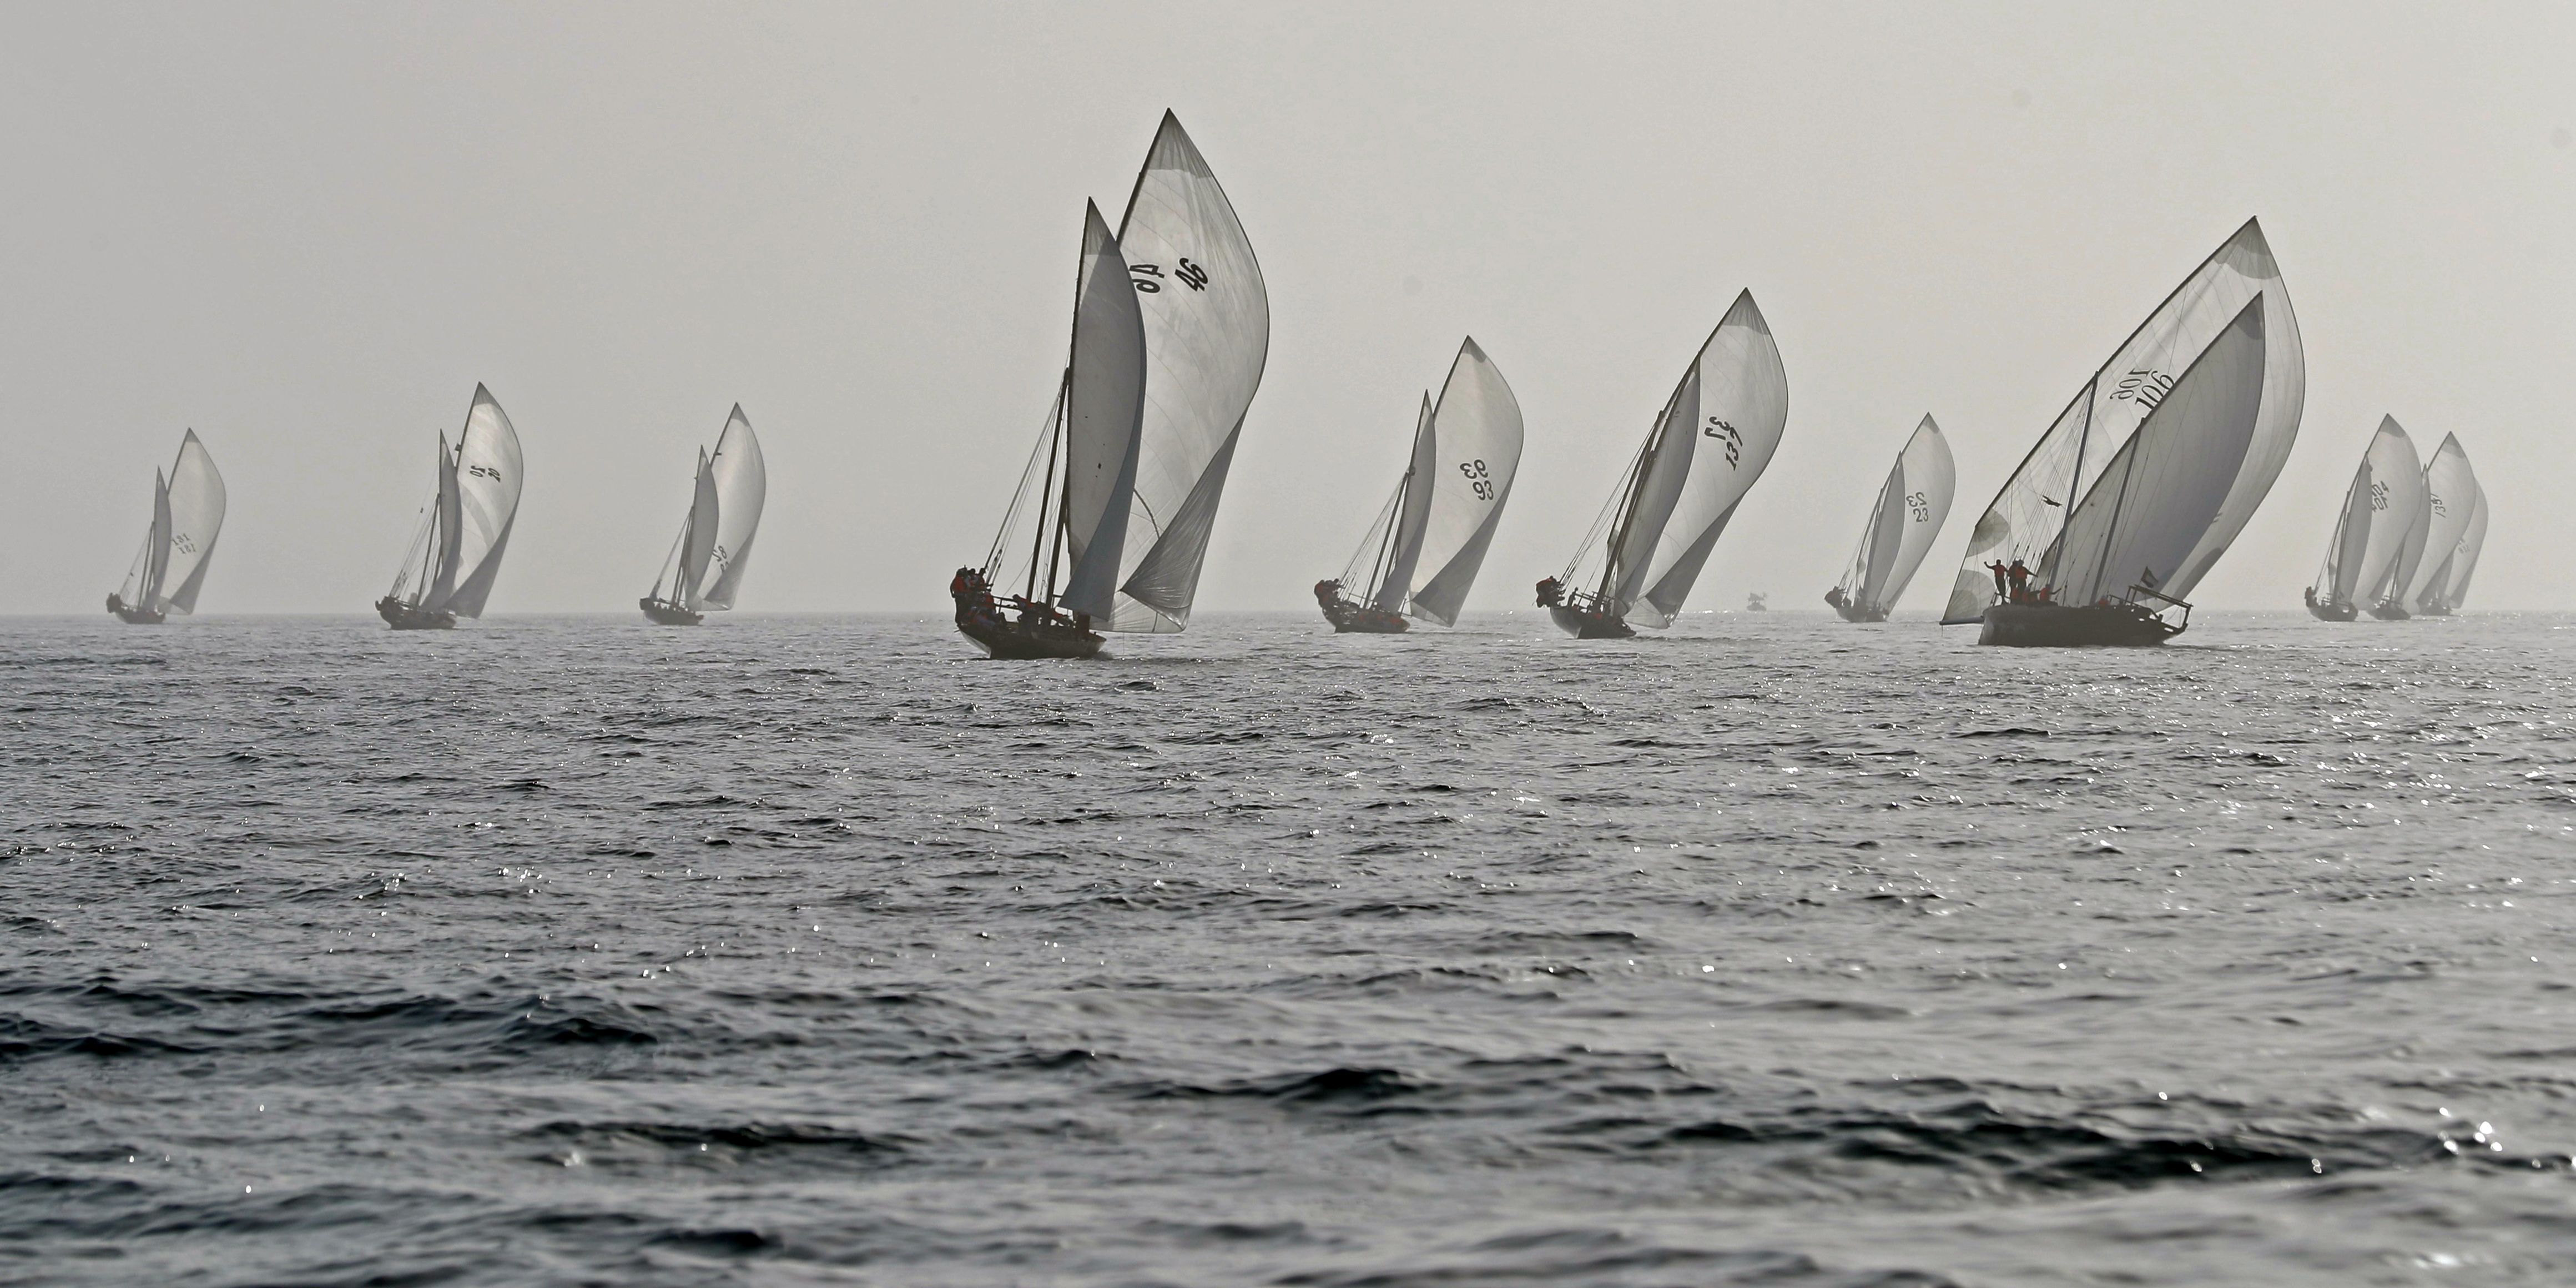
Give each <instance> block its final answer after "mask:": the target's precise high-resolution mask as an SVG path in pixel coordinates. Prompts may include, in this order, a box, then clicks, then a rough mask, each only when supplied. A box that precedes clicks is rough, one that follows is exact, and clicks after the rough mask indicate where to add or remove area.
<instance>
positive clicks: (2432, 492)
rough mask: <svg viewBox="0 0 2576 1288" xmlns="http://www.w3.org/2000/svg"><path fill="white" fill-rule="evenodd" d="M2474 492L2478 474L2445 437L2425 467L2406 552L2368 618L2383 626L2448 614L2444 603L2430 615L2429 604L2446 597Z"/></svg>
mask: <svg viewBox="0 0 2576 1288" xmlns="http://www.w3.org/2000/svg"><path fill="white" fill-rule="evenodd" d="M2478 493H2479V488H2478V477H2477V472H2476V471H2474V470H2472V469H2470V468H2469V454H2468V452H2467V451H2465V450H2464V449H2462V448H2461V446H2460V440H2459V438H2458V437H2457V436H2456V435H2448V434H2446V435H2444V436H2443V438H2442V445H2441V446H2440V447H2437V448H2435V449H2433V459H2431V460H2429V461H2426V462H2425V463H2424V487H2423V491H2422V493H2421V497H2422V499H2421V500H2420V501H2418V502H2417V504H2416V510H2415V522H2414V524H2413V526H2412V527H2410V528H2408V529H2407V532H2406V543H2405V547H2404V549H2402V550H2401V551H2400V552H2399V553H2398V556H2397V561H2396V563H2395V564H2394V565H2393V566H2391V567H2390V568H2389V570H2388V574H2387V576H2386V578H2385V579H2384V580H2382V581H2381V582H2380V583H2379V585H2378V588H2377V591H2376V593H2375V594H2374V595H2373V596H2372V597H2371V602H2370V615H2371V616H2373V617H2376V618H2378V619H2380V620H2381V621H2384V622H2402V621H2405V620H2406V619H2407V618H2410V617H2414V616H2417V615H2419V614H2421V615H2424V616H2432V617H2439V616H2447V615H2448V613H2447V607H2448V605H2447V604H2444V608H2445V610H2446V611H2445V612H2441V613H2436V612H2433V611H2432V610H2431V608H2430V607H2429V605H2432V604H2434V603H2437V602H2441V601H2443V600H2444V598H2445V595H2446V592H2447V590H2448V586H2447V585H2446V584H2445V582H2446V578H2447V574H2448V565H2449V563H2450V561H2451V556H2452V552H2453V550H2454V549H2455V548H2456V547H2457V546H2458V545H2459V543H2460V538H2461V537H2462V536H2463V535H2465V534H2466V533H2467V532H2468V529H2469V520H2470V519H2471V518H2472V517H2473V516H2474V514H2475V512H2476V509H2477V497H2478Z"/></svg>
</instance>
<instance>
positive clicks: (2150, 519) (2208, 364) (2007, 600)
mask: <svg viewBox="0 0 2576 1288" xmlns="http://www.w3.org/2000/svg"><path fill="white" fill-rule="evenodd" d="M2306 395H2307V363H2306V358H2305V356H2304V353H2303V351H2302V349H2301V347H2300V344H2299V324H2298V320H2297V319H2296V318H2295V317H2293V316H2292V314H2291V312H2290V297H2289V294H2288V292H2287V291H2286V290H2284V289H2283V287H2282V285H2281V272H2280V266H2279V265H2278V264H2277V263H2276V262H2274V260H2273V258H2272V248H2271V246H2270V245H2269V244H2268V243H2266V242H2265V241H2264V240H2263V230H2262V228H2261V226H2260V225H2259V224H2258V223H2257V222H2256V221H2254V220H2251V219H2249V220H2246V221H2245V226H2244V227H2242V228H2239V229H2237V230H2236V233H2235V235H2234V236H2232V237H2229V238H2228V239H2227V241H2226V243H2225V244H2224V245H2221V246H2220V247H2219V248H2218V250H2217V251H2216V252H2214V253H2213V254H2211V255H2210V257H2209V258H2208V259H2207V260H2204V261H2202V263H2201V265H2200V267H2199V268H2197V269H2194V270H2193V271H2192V274H2191V276H2189V277H2186V278H2184V279H2183V282H2182V284H2181V285H2180V286H2177V287H2175V288H2174V291H2173V293H2172V294H2171V295H2168V296H2166V297H2165V300H2164V303H2162V304H2160V305H2158V306H2157V307H2156V310H2155V312H2153V313H2151V314H2149V315H2148V316H2147V320H2146V321H2145V323H2143V324H2141V325H2140V326H2139V327H2138V329H2137V330H2136V331H2135V332H2132V333H2131V334H2130V336H2129V338H2128V339H2127V340H2126V341H2125V342H2123V343H2122V344H2121V345H2120V347H2119V348H2118V349H2117V350H2115V351H2114V352H2113V353H2112V354H2111V359H2110V361H2108V362H2105V363H2103V364H2102V367H2101V369H2100V370H2098V371H2095V372H2094V373H2093V374H2092V376H2090V377H2089V378H2087V379H2086V380H2085V382H2084V386H2083V388H2082V389H2081V390H2079V391H2078V392H2077V393H2076V395H2075V398H2074V400H2073V401H2072V402H2070V403H2068V404H2067V406H2066V409H2065V410H2064V411H2063V412H2060V413H2059V414H2058V417H2057V419H2056V421H2055V422H2054V423H2052V424H2051V425H2050V426H2049V427H2048V430H2047V432H2046V433H2043V434H2041V435H2040V438H2039V442H2038V443H2037V444H2036V445H2035V446H2033V447H2032V448H2031V451H2030V455H2029V456H2027V457H2025V458H2023V460H2022V463H2021V465H2020V467H2019V468H2017V469H2015V470H2014V471H2013V473H2012V477H2011V478H2010V479H2008V480H2006V481H2005V483H2004V486H2003V490H2002V491H2000V492H1998V493H1996V494H1995V499H1994V503H1993V504H1992V505H1990V506H1988V507H1987V508H1986V512H1985V514H1984V515H1983V516H1981V517H1980V518H1979V519H1978V520H1977V526H1976V528H1975V530H1974V532H1973V533H1971V534H1970V536H1969V538H1968V550H1967V556H1966V558H1964V559H1963V560H1961V561H1960V566H1959V575H1958V579H1957V581H1956V582H1955V583H1953V585H1952V587H1951V591H1950V602H1949V604H1948V606H1947V607H1946V608H1945V609H1944V610H1943V612H1942V614H1941V620H1942V622H1943V623H1945V624H1956V623H1962V622H1978V621H1981V622H1983V623H1984V628H1983V629H1982V630H1981V631H1980V632H1979V634H1978V637H1977V642H1978V643H1980V644H2009V645H2036V646H2055V647H2063V646H2072V645H2087V644H2115V645H2146V644H2160V643H2163V642H2164V641H2165V640H2168V639H2171V638H2172V637H2174V636H2175V635H2179V634H2181V633H2182V631H2183V630H2184V629H2185V628H2186V627H2188V626H2189V625H2190V624H2191V604H2190V602H2189V601H2188V600H2187V599H2186V598H2185V596H2188V595H2189V594H2190V593H2191V590H2192V587H2193V586H2195V585H2198V584H2199V582H2200V579H2201V577H2202V576H2203V575H2205V574H2206V573H2208V571H2209V569H2210V566H2211V565H2212V564H2215V563H2217V562H2218V558H2219V556H2220V555H2223V554H2225V553H2227V547H2228V545H2229V544H2230V543H2232V542H2233V541H2235V540H2236V535H2237V534H2238V533H2239V532H2242V531H2244V528H2245V523H2246V520H2248V519H2250V518H2252V517H2253V515H2254V509H2255V507H2256V506H2258V505H2260V504H2261V503H2262V501H2263V497H2264V496H2265V495H2266V494H2267V493H2269V492H2270V491H2271V490H2272V480H2273V479H2275V478H2276V477H2278V476H2279V475H2280V472H2281V463H2282V462H2283V461H2285V460H2287V459H2288V458H2289V454H2290V444H2291V441H2292V440H2293V439H2295V438H2296V437H2297V436H2298V432H2299V412H2300V409H2301V406H2302V404H2303V403H2304V402H2305V400H2306ZM2176 610H2179V613H2180V616H2179V618H2177V617H2176V616H2175V615H2174V614H2175V613H2176Z"/></svg>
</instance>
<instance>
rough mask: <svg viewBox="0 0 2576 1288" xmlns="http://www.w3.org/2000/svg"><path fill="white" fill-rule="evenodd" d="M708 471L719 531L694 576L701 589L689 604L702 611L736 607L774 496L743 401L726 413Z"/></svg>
mask: <svg viewBox="0 0 2576 1288" xmlns="http://www.w3.org/2000/svg"><path fill="white" fill-rule="evenodd" d="M704 472H705V474H706V478H707V486H706V488H705V490H704V491H702V492H701V495H703V496H708V497H709V498H710V499H711V500H712V501H713V502H714V505H715V522H714V523H713V524H712V525H711V526H712V527H713V529H714V533H715V536H714V540H713V542H712V543H711V544H710V545H709V546H708V549H707V558H708V560H709V561H710V563H709V564H708V565H701V567H700V575H699V576H698V577H696V578H694V579H692V581H691V584H692V585H693V586H695V587H696V588H697V593H696V595H695V596H693V597H692V598H691V599H690V600H689V602H688V605H687V606H688V608H689V610H690V611H691V612H701V613H702V612H705V611H707V610H709V609H729V608H732V607H733V601H734V595H735V593H736V592H738V591H739V590H741V588H742V574H743V570H744V569H746V568H749V567H750V566H751V539H752V538H753V537H755V536H758V535H759V534H760V511H761V507H762V506H764V505H766V504H767V503H768V500H769V463H768V462H767V461H766V460H764V459H763V458H762V457H761V454H760V438H759V437H758V436H757V435H755V434H753V433H752V432H751V420H750V418H749V417H747V416H744V415H743V414H742V404H741V403H735V404H734V406H733V414H732V415H729V416H727V417H725V427H724V432H723V433H721V434H718V435H717V436H716V450H715V452H714V454H713V455H711V456H709V457H708V458H707V464H706V469H705V471H704ZM708 566H712V567H713V568H714V569H715V576H714V577H713V578H712V579H709V578H708V577H706V576H705V569H706V567H708Z"/></svg>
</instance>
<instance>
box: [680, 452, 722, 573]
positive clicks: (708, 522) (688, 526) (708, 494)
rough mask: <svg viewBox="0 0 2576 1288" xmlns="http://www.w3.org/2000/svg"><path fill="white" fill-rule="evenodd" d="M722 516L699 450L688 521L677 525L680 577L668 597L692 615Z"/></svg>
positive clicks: (712, 477)
mask: <svg viewBox="0 0 2576 1288" xmlns="http://www.w3.org/2000/svg"><path fill="white" fill-rule="evenodd" d="M722 515H723V506H722V503H721V502H719V501H718V500H717V499H716V476H715V473H714V472H713V471H711V470H709V469H708V468H707V453H706V449H705V448H699V449H698V474H697V486H696V487H694V488H693V489H691V491H690V495H689V518H688V521H687V522H686V523H684V524H682V525H681V526H680V569H679V574H680V575H679V576H678V577H677V578H675V579H673V580H672V582H671V598H672V599H674V600H677V601H678V602H679V603H680V604H681V605H682V606H683V607H686V608H688V609H689V610H690V611H692V612H695V611H697V610H698V604H699V602H700V601H699V598H698V588H699V587H701V586H703V585H705V584H706V578H707V564H708V563H709V562H710V561H712V560H713V559H714V558H715V553H716V526H717V524H718V523H720V522H722Z"/></svg>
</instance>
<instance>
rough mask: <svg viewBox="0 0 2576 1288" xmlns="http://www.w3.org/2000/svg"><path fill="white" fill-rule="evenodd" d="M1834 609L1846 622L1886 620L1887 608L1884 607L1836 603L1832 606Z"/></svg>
mask: <svg viewBox="0 0 2576 1288" xmlns="http://www.w3.org/2000/svg"><path fill="white" fill-rule="evenodd" d="M1834 611H1835V612H1837V613H1840V614H1842V618H1843V620H1844V621H1847V622H1883V621H1886V620H1887V610H1886V609H1884V608H1868V607H1864V606H1862V605H1859V604H1837V605H1835V606H1834Z"/></svg>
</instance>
